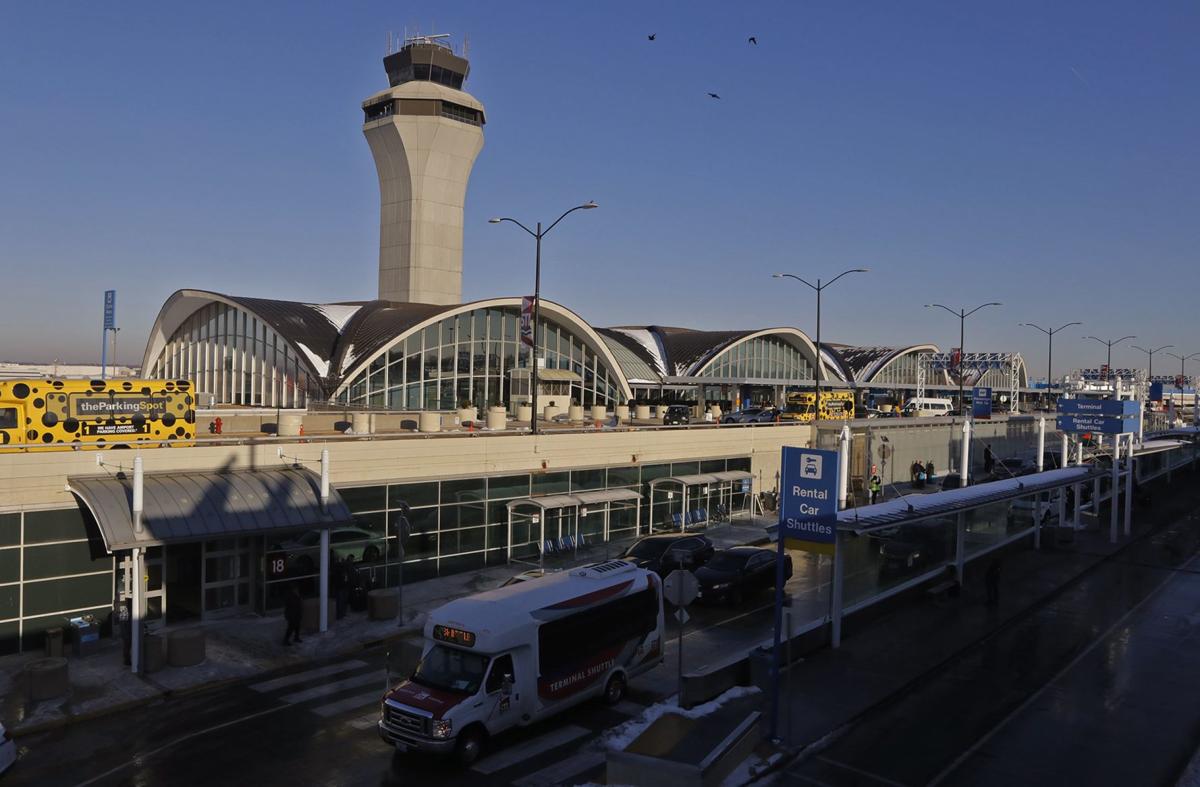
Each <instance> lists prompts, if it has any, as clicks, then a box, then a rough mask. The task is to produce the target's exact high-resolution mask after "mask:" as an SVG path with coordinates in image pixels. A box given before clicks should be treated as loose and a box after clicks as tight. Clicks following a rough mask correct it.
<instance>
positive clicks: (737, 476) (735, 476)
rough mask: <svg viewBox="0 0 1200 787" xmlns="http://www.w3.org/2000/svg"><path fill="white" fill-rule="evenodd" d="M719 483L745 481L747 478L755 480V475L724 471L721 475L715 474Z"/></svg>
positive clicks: (744, 472)
mask: <svg viewBox="0 0 1200 787" xmlns="http://www.w3.org/2000/svg"><path fill="white" fill-rule="evenodd" d="M713 475H714V476H716V477H717V480H718V481H745V480H746V479H747V478H754V473H750V472H747V471H745V470H722V471H721V472H719V473H713Z"/></svg>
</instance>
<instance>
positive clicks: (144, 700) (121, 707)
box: [6, 625, 420, 737]
mask: <svg viewBox="0 0 1200 787" xmlns="http://www.w3.org/2000/svg"><path fill="white" fill-rule="evenodd" d="M414 633H420V630H419V629H417V628H415V627H413V626H407V625H406V626H404V627H403V628H400V627H397V630H396V633H395V634H390V635H388V636H386V637H380V638H377V639H372V640H365V641H361V642H355V643H353V644H350V645H347V646H346V647H344V648H341V649H339V650H337V651H334V652H333V653H329V654H326V655H324V656H322V657H321V658H319V659H306V660H304V661H301V662H298V663H297V664H296V665H292V666H301V665H304V664H312V663H315V662H317V661H323V660H325V659H330V658H337V657H339V656H348V655H350V654H352V653H361V652H362V651H364V650H369V649H371V648H376V647H380V646H382V645H386V644H388V643H390V642H394V641H396V640H400V639H405V638H407V637H409V636H411V635H412V634H414ZM278 669H280V668H278V667H276V668H273V669H267V670H261V671H259V672H254V673H251V674H248V675H240V676H237V677H231V678H219V679H217V680H212V681H208V682H207V683H197V684H195V685H193V686H184V687H182V688H178V689H171V688H167V687H165V686H163V685H162V684H160V683H157V682H155V681H154V680H153V679H151V678H149V677H147V676H145V675H142V676H139V677H140V678H141V679H142V680H143V681H144V682H145V683H147V684H149V685H150V686H153V687H154V689H155V690H156V693H154V694H151V695H149V696H147V697H139V698H136V699H131V700H125V701H124V702H118V703H115V704H113V705H107V706H105V707H102V708H95V709H93V710H90V711H85V712H83V713H71V714H66V715H63V716H59V717H58V718H53V719H47V720H46V721H43V722H39V723H36V724H28V725H22V724H19V723H18V724H14V725H6V726H8V730H9V732H11V733H12V734H13V736H14V737H16V736H21V737H25V736H29V735H40V734H42V733H46V732H51V731H53V730H57V729H60V728H62V727H67V726H70V725H72V724H77V723H79V722H84V721H91V720H93V719H98V718H101V717H104V716H109V715H112V714H117V713H123V712H125V711H129V710H134V709H135V708H141V707H145V706H147V705H152V704H154V703H155V702H162V701H167V700H171V699H173V698H175V697H188V696H193V695H196V694H203V693H204V692H207V691H215V690H219V689H223V688H228V687H230V686H233V685H235V684H238V683H244V682H246V681H249V680H252V679H254V678H257V677H261V676H262V675H267V674H270V673H271V672H275V671H276V670H278Z"/></svg>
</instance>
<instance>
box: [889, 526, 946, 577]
mask: <svg viewBox="0 0 1200 787" xmlns="http://www.w3.org/2000/svg"><path fill="white" fill-rule="evenodd" d="M956 527H957V523H956V522H955V521H954V520H952V519H929V520H925V521H923V522H913V523H912V524H907V525H897V526H896V527H889V528H884V529H882V530H876V531H874V532H873V533H871V537H872V538H874V539H876V540H877V541H878V542H879V556H880V558H882V562H881V563H880V566H879V571H880V573H881V574H885V573H892V572H897V573H899V572H907V571H909V570H911V569H914V568H920V567H921V566H932V565H934V564H936V563H939V562H941V561H942V560H945V559H946V558H947V557H949V556H950V553H951V546H952V544H953V543H954V533H955V528H956Z"/></svg>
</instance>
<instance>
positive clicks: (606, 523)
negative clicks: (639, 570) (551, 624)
mask: <svg viewBox="0 0 1200 787" xmlns="http://www.w3.org/2000/svg"><path fill="white" fill-rule="evenodd" d="M522 509H524V510H522ZM530 509H532V510H530ZM547 521H549V525H550V527H549V528H547V526H546V525H547ZM547 530H548V531H549V532H547ZM641 534H642V496H641V494H639V493H638V492H636V491H634V490H633V489H598V490H595V491H586V492H573V493H571V494H569V495H543V496H541V497H523V498H520V499H519V500H510V501H509V502H508V550H507V558H508V562H510V563H511V562H513V561H518V562H532V561H533V558H535V557H536V559H537V560H536V562H537V564H538V565H539V566H540V565H542V562H543V561H544V559H545V555H546V553H558V552H566V551H569V552H571V553H572V554H575V553H577V552H578V550H579V547H580V546H584V545H586V544H587V543H588V542H589V540H592V541H594V540H599V541H611V540H612V539H613V538H614V537H617V538H619V537H621V536H627V535H632V536H634V537H639V536H641Z"/></svg>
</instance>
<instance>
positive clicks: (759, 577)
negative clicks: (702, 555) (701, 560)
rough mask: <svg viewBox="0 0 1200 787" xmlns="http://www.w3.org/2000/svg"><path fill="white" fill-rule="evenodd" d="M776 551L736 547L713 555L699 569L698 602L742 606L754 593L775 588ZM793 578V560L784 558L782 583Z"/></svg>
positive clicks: (789, 556)
mask: <svg viewBox="0 0 1200 787" xmlns="http://www.w3.org/2000/svg"><path fill="white" fill-rule="evenodd" d="M775 575H776V570H775V550H773V549H761V548H759V547H734V548H732V549H723V550H721V551H719V552H716V553H714V554H713V556H712V559H711V560H709V561H708V562H707V563H705V564H704V565H703V566H701V567H700V568H698V569H696V580H697V581H698V582H699V583H700V593H699V595H698V596H697V597H696V598H697V600H698V601H705V602H711V603H721V602H731V603H734V604H740V603H741V602H742V599H743V598H745V597H746V596H748V595H751V594H753V593H757V592H759V591H762V590H766V589H768V588H773V587H775ZM791 578H792V557H791V555H786V556H785V563H784V566H783V580H784V582H786V581H787V580H789V579H791Z"/></svg>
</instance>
